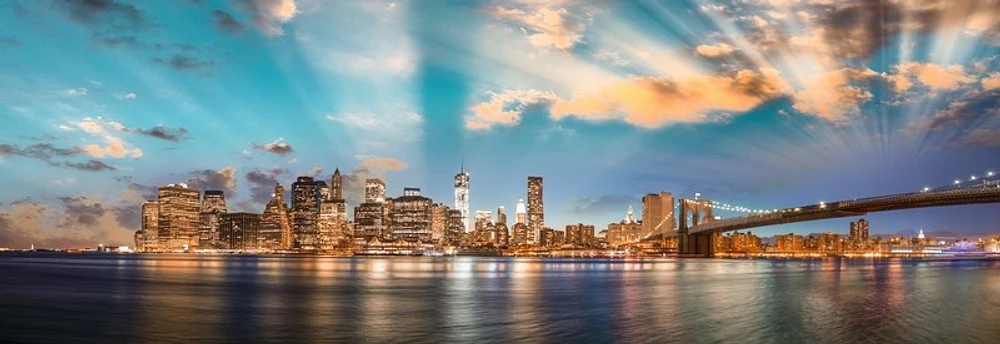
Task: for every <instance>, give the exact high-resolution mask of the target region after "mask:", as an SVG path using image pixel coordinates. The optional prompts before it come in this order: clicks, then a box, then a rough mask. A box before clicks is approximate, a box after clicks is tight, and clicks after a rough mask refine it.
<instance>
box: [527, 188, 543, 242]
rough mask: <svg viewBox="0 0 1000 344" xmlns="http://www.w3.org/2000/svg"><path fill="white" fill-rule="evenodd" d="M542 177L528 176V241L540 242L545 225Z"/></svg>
mask: <svg viewBox="0 0 1000 344" xmlns="http://www.w3.org/2000/svg"><path fill="white" fill-rule="evenodd" d="M542 199H543V196H542V177H528V243H529V244H534V245H538V244H540V243H541V241H542V238H541V231H542V228H544V227H545V207H544V203H543V201H542Z"/></svg>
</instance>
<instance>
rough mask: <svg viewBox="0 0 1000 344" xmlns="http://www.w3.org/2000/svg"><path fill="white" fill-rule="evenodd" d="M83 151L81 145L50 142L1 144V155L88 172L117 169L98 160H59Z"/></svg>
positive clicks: (77, 154)
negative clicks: (62, 145) (69, 145)
mask: <svg viewBox="0 0 1000 344" xmlns="http://www.w3.org/2000/svg"><path fill="white" fill-rule="evenodd" d="M83 153H84V151H83V150H82V149H81V148H79V147H74V148H59V147H55V146H53V145H52V144H50V143H36V144H33V145H30V146H27V147H23V148H22V147H20V146H17V145H11V144H0V157H4V156H20V157H25V158H31V159H37V160H40V161H43V162H45V163H46V164H48V165H49V166H52V167H66V168H71V169H76V170H80V171H88V172H99V171H115V170H117V168H116V167H114V166H111V165H108V164H105V163H103V162H100V161H96V160H88V161H86V162H72V161H57V159H59V158H72V157H76V156H79V155H80V154H83Z"/></svg>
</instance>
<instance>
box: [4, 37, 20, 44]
mask: <svg viewBox="0 0 1000 344" xmlns="http://www.w3.org/2000/svg"><path fill="white" fill-rule="evenodd" d="M21 43H22V42H21V40H20V39H18V38H17V37H10V36H5V37H0V44H4V45H7V46H17V45H21Z"/></svg>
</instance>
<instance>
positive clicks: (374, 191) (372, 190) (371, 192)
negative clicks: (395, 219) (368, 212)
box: [365, 178, 385, 203]
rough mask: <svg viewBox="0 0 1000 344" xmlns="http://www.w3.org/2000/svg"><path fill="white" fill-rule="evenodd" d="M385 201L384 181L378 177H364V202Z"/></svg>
mask: <svg viewBox="0 0 1000 344" xmlns="http://www.w3.org/2000/svg"><path fill="white" fill-rule="evenodd" d="M383 202H385V182H383V181H382V180H381V179H378V178H368V179H365V203H383Z"/></svg>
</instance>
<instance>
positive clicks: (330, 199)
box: [316, 168, 350, 250]
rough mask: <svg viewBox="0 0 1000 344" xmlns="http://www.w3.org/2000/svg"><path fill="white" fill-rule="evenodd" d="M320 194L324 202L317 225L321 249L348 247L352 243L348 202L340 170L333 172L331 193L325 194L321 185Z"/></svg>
mask: <svg viewBox="0 0 1000 344" xmlns="http://www.w3.org/2000/svg"><path fill="white" fill-rule="evenodd" d="M320 194H321V195H320V198H321V199H322V201H321V204H320V208H319V215H318V218H317V223H316V230H317V241H318V246H319V249H320V250H332V249H335V248H338V247H342V246H345V245H347V244H348V243H349V242H350V234H349V233H350V232H349V230H348V228H347V201H346V200H344V178H343V176H341V175H340V169H339V168H338V169H335V170H334V171H333V177H331V178H330V188H329V191H325V192H324V191H323V185H320Z"/></svg>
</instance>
